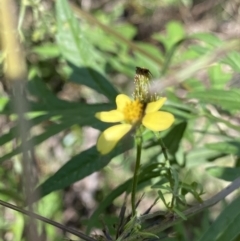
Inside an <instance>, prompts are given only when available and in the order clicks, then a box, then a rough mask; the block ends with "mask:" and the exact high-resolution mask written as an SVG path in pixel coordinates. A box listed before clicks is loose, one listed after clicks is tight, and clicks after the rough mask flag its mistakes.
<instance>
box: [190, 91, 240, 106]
mask: <svg viewBox="0 0 240 241" xmlns="http://www.w3.org/2000/svg"><path fill="white" fill-rule="evenodd" d="M187 97H188V98H194V99H199V100H200V101H201V102H203V103H207V104H214V105H217V106H219V107H221V108H223V109H226V110H239V106H240V95H239V93H238V92H236V91H234V90H216V89H210V90H208V91H193V92H191V93H189V94H188V95H187Z"/></svg>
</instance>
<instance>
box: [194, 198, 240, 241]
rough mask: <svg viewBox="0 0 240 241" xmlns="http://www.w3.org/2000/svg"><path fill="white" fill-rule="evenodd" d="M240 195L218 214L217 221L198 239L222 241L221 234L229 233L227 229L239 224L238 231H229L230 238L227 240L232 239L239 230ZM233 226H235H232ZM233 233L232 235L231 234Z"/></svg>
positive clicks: (199, 240)
mask: <svg viewBox="0 0 240 241" xmlns="http://www.w3.org/2000/svg"><path fill="white" fill-rule="evenodd" d="M239 207H240V197H238V198H236V199H235V200H234V201H233V202H232V203H230V204H229V205H228V206H227V207H226V208H225V209H223V211H222V213H221V214H220V215H219V216H218V218H217V219H216V220H215V222H214V223H213V224H212V225H211V226H210V228H209V229H208V230H207V231H206V232H205V233H204V234H203V235H202V236H201V237H200V238H199V239H198V241H213V240H218V241H220V240H221V241H222V239H217V238H220V237H221V235H227V234H228V233H227V231H228V230H230V229H232V230H233V229H235V228H236V225H237V226H238V231H236V232H234V233H229V238H230V239H226V241H231V240H232V239H231V238H232V237H233V236H234V235H235V234H237V232H239V230H240V229H239V221H238V222H236V221H237V220H239V216H240V208H239ZM232 226H233V227H232ZM230 235H231V236H230Z"/></svg>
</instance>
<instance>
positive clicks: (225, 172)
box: [206, 167, 240, 182]
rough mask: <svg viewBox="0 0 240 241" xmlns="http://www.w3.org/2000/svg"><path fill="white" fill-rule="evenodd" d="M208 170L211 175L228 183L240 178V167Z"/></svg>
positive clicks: (210, 168) (211, 168)
mask: <svg viewBox="0 0 240 241" xmlns="http://www.w3.org/2000/svg"><path fill="white" fill-rule="evenodd" d="M206 170H207V172H208V173H209V174H210V175H212V176H214V177H216V178H219V179H223V180H225V181H228V182H231V181H233V180H235V179H236V178H238V177H240V167H209V168H207V169H206Z"/></svg>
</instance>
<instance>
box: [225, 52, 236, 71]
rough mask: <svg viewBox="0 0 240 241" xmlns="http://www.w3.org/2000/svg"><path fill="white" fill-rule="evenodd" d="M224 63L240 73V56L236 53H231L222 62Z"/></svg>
mask: <svg viewBox="0 0 240 241" xmlns="http://www.w3.org/2000/svg"><path fill="white" fill-rule="evenodd" d="M222 63H225V64H228V65H229V66H231V67H232V68H233V70H235V71H237V72H238V73H239V72H240V54H239V53H238V52H236V51H234V52H231V53H229V54H228V55H227V57H225V58H224V59H223V60H222Z"/></svg>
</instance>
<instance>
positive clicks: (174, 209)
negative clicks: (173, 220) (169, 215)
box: [173, 207, 187, 221]
mask: <svg viewBox="0 0 240 241" xmlns="http://www.w3.org/2000/svg"><path fill="white" fill-rule="evenodd" d="M173 211H174V212H175V213H176V214H177V215H178V216H179V217H181V218H182V219H183V220H185V221H186V220H187V217H186V216H185V215H184V213H183V212H181V211H180V210H178V209H177V208H176V207H173Z"/></svg>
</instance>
